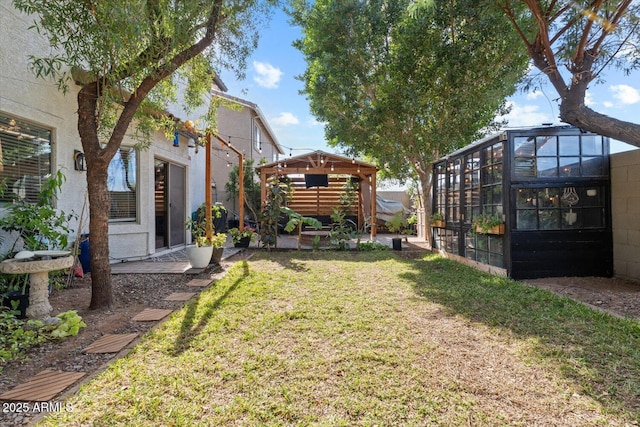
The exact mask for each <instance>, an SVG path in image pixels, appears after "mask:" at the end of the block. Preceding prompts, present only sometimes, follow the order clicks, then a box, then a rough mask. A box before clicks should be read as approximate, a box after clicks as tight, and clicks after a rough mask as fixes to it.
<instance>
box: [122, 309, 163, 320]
mask: <svg viewBox="0 0 640 427" xmlns="http://www.w3.org/2000/svg"><path fill="white" fill-rule="evenodd" d="M171 312H172V310H165V309H161V308H145V309H144V310H142V311H141V312H140V313H138V314H136V315H135V316H134V317H133V319H131V320H133V321H134V322H155V321H156V320H162V319H164V318H165V317H167V316H168V315H169V314H171Z"/></svg>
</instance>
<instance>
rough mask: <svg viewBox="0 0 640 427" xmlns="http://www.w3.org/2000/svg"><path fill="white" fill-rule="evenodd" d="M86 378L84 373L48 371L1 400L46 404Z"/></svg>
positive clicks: (4, 394)
mask: <svg viewBox="0 0 640 427" xmlns="http://www.w3.org/2000/svg"><path fill="white" fill-rule="evenodd" d="M84 376H85V373H84V372H61V371H51V370H48V369H47V370H44V371H42V372H40V373H39V374H37V375H35V376H34V377H32V378H31V379H30V380H28V381H26V382H24V383H22V384H20V385H17V386H16V387H14V388H13V389H11V390H9V391H7V392H6V393H3V394H2V395H0V400H18V401H24V402H46V401H48V400H51V399H53V398H54V397H56V395H57V394H58V393H60V392H61V391H63V390H64V389H65V388H67V387H69V386H70V385H71V384H73V383H75V382H76V381H78V380H79V379H80V378H82V377H84Z"/></svg>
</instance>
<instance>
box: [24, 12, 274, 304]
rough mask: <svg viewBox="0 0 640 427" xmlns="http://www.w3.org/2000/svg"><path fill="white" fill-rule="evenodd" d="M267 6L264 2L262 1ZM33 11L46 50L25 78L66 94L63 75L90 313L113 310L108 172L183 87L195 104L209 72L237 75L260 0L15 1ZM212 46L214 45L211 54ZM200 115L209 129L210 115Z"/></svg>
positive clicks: (253, 38)
mask: <svg viewBox="0 0 640 427" xmlns="http://www.w3.org/2000/svg"><path fill="white" fill-rule="evenodd" d="M265 1H268V0H265ZM13 4H14V6H15V7H16V8H17V9H19V10H21V11H23V12H26V13H29V14H34V15H36V19H35V20H34V27H35V28H36V30H37V31H38V32H39V33H41V34H43V35H44V36H45V37H47V38H48V41H49V43H50V45H51V48H52V49H51V54H50V55H49V56H46V57H35V56H34V57H32V58H31V63H32V67H33V70H34V72H35V73H36V74H37V75H38V76H41V77H47V78H49V77H50V78H53V79H55V80H56V81H57V83H58V87H59V88H60V89H61V90H63V91H66V90H67V89H68V84H69V80H70V78H71V75H72V74H73V77H74V79H75V81H80V82H81V89H80V90H79V93H78V95H77V102H78V132H79V134H80V140H81V142H82V147H83V149H84V153H85V156H86V163H87V186H88V193H89V203H90V214H89V217H90V233H91V277H92V295H91V304H90V307H91V308H92V309H98V308H105V307H110V306H112V305H113V293H112V289H111V268H110V266H109V241H108V221H109V217H108V214H109V198H108V190H107V168H108V166H109V162H110V161H111V159H112V158H113V156H114V155H115V153H116V152H117V151H118V149H119V148H120V145H121V142H122V139H123V137H124V135H125V133H126V132H127V130H128V129H129V126H130V125H131V124H132V123H135V126H134V132H135V133H136V135H137V136H138V138H139V141H140V144H141V146H143V147H144V146H145V145H148V144H149V143H150V140H151V135H152V133H153V132H154V131H155V130H158V129H161V128H163V129H165V130H168V131H169V132H173V130H174V126H175V123H173V121H172V120H171V119H169V118H168V116H167V115H164V114H161V113H159V112H162V111H163V108H164V107H165V106H166V105H167V104H168V103H169V102H175V100H176V91H177V89H176V88H177V83H178V82H179V81H182V82H184V81H186V82H187V83H186V88H185V95H186V96H185V99H186V102H187V107H188V108H193V107H195V106H197V105H199V104H200V103H201V102H202V98H201V97H200V94H202V93H204V92H206V91H208V90H209V88H210V86H211V78H212V74H213V71H212V70H213V68H214V64H215V66H216V67H228V68H231V69H233V70H235V71H236V72H237V73H238V74H242V70H243V67H244V64H245V59H246V57H247V55H248V54H249V52H250V51H251V49H252V48H254V47H255V45H256V43H257V30H256V26H255V25H254V23H255V24H258V23H261V22H262V21H263V20H262V19H258V18H256V17H255V15H256V14H266V13H267V12H268V5H267V3H263V2H262V1H261V0H236V1H224V0H213V1H210V2H202V1H199V0H184V1H179V2H178V1H159V0H150V1H141V0H113V1H100V2H98V1H93V0H83V1H77V0H14V2H13ZM214 47H215V49H214ZM209 111H210V112H211V113H209V114H208V116H207V121H208V123H209V125H212V124H213V123H214V120H213V117H214V116H213V111H215V108H213V109H212V108H210V110H209Z"/></svg>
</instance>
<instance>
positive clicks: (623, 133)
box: [560, 91, 640, 147]
mask: <svg viewBox="0 0 640 427" xmlns="http://www.w3.org/2000/svg"><path fill="white" fill-rule="evenodd" d="M567 93H568V96H566V97H563V98H562V102H561V103H560V119H561V120H562V121H563V122H565V123H569V124H572V125H574V126H577V127H579V128H580V129H584V130H588V131H591V132H594V133H597V134H600V135H605V136H608V137H610V138H614V139H617V140H619V141H622V142H626V143H627V144H631V145H633V146H636V147H640V125H639V124H635V123H630V122H625V121H622V120H618V119H615V118H613V117H609V116H607V115H605V114H601V113H598V112H596V111H593V110H592V109H591V108H589V107H587V106H586V105H584V97H579V96H575V95H573V92H572V91H567Z"/></svg>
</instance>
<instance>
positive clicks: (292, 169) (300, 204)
mask: <svg viewBox="0 0 640 427" xmlns="http://www.w3.org/2000/svg"><path fill="white" fill-rule="evenodd" d="M256 169H257V170H258V171H259V172H260V189H261V192H260V201H261V203H262V204H264V203H265V200H266V195H267V187H266V186H267V183H268V182H269V178H271V177H272V176H288V177H289V178H290V179H291V182H292V184H293V186H294V193H293V199H292V200H291V201H290V204H289V207H290V208H291V209H293V210H294V211H296V212H297V213H299V214H301V215H304V216H313V217H325V216H329V215H330V214H331V210H332V209H333V207H335V206H338V203H339V200H340V193H341V192H342V191H343V188H344V185H345V182H346V180H347V179H349V178H351V177H355V178H356V179H357V180H358V182H359V185H358V202H357V203H356V204H357V218H358V228H362V225H363V224H364V218H365V215H367V216H369V215H370V217H371V219H372V220H371V236H372V237H375V235H376V221H375V218H376V203H375V200H376V173H377V172H378V168H377V167H376V166H374V165H372V164H370V163H365V162H361V161H359V160H356V159H350V158H348V157H343V156H339V155H336V154H331V153H326V152H324V151H314V152H312V153H308V154H302V155H299V156H294V157H288V158H285V159H282V160H279V161H277V162H272V163H268V164H265V165H262V166H259V167H257V168H256ZM354 210H355V207H354ZM354 214H356V212H354Z"/></svg>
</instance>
